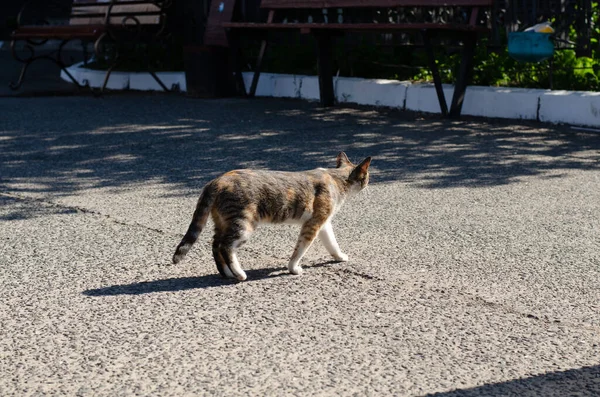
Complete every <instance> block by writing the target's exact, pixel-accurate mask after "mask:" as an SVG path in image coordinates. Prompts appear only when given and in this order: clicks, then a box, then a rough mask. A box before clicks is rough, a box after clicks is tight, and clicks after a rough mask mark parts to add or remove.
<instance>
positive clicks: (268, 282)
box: [0, 95, 600, 397]
mask: <svg viewBox="0 0 600 397" xmlns="http://www.w3.org/2000/svg"><path fill="white" fill-rule="evenodd" d="M0 112H1V116H0V122H1V124H0V167H1V168H0V222H1V223H0V225H1V227H0V241H1V244H0V282H1V285H2V288H0V302H1V304H0V336H1V337H0V395H2V396H28V395H36V396H39V395H61V396H62V395H73V396H75V395H77V396H80V395H81V396H132V395H146V396H187V395H227V396H231V395H253V396H255V395H256V396H260V395H278V396H279V395H281V396H283V395H298V396H313V395H318V396H326V395H339V396H349V395H357V396H363V395H365V396H368V395H373V396H383V395H399V396H424V395H435V396H443V397H448V396H509V395H518V396H567V395H569V396H571V395H573V396H574V395H578V396H593V395H600V382H599V381H598V379H600V310H599V309H600V304H599V302H600V253H599V252H600V251H599V249H598V247H599V246H600V233H599V231H600V188H599V186H600V163H599V160H600V136H599V135H598V134H594V133H588V132H580V131H573V130H571V129H569V128H567V127H554V126H549V125H542V124H537V123H525V122H520V121H519V122H514V121H494V120H482V119H465V120H463V121H456V122H450V121H441V120H439V119H437V118H435V117H422V116H419V115H415V114H410V113H402V112H393V111H383V110H378V111H376V110H372V109H367V108H360V107H356V108H353V107H337V108H334V109H329V110H323V109H319V108H317V107H316V106H315V105H313V104H309V103H305V102H299V101H288V100H275V99H271V100H263V99H261V100H243V99H222V100H198V99H190V98H185V97H183V96H177V95H171V96H168V95H153V96H142V95H128V96H107V97H104V98H89V97H58V98H0ZM339 150H344V151H346V153H348V155H349V156H350V158H351V159H353V160H358V159H361V158H363V157H364V156H367V155H370V156H373V163H372V166H373V174H372V178H371V179H372V183H371V185H370V186H369V188H368V189H367V190H365V191H364V192H362V194H360V195H359V196H357V197H356V198H355V199H353V200H352V201H350V202H348V203H347V204H346V206H345V207H344V208H343V209H342V211H341V212H340V213H339V214H338V216H337V217H336V219H335V220H334V229H335V230H336V235H337V237H338V240H339V243H340V246H341V247H342V249H343V250H344V251H345V252H346V253H348V254H349V256H350V262H348V263H345V264H338V263H330V262H329V258H328V255H327V253H326V251H325V249H324V248H323V247H322V246H321V245H320V244H319V242H317V243H316V244H315V245H313V247H312V248H311V249H310V251H309V253H308V254H307V256H306V258H305V259H304V261H303V267H304V270H305V272H304V274H303V275H302V276H291V275H288V274H287V272H286V270H285V265H286V263H287V259H288V258H289V256H290V254H291V251H292V248H293V245H294V242H295V238H296V233H297V227H294V226H272V227H268V226H264V227H262V228H260V229H259V230H258V231H257V232H256V234H255V235H254V236H253V239H252V240H251V241H250V242H249V243H248V244H247V245H246V246H245V247H244V248H243V249H242V252H241V254H240V261H241V263H242V265H243V267H244V268H245V269H246V270H247V273H248V277H249V280H248V281H246V282H243V283H236V282H231V281H225V280H222V279H221V278H219V277H218V276H217V272H216V269H215V266H214V264H213V262H212V258H211V255H210V238H211V233H210V231H209V230H207V231H205V232H204V233H203V234H202V235H201V237H200V239H199V241H198V243H197V244H196V245H195V246H194V248H193V250H192V251H191V252H190V254H188V256H187V258H186V260H185V261H183V262H182V263H180V264H178V265H170V263H169V261H170V258H171V255H172V253H173V251H174V249H175V246H176V245H177V243H178V242H179V239H180V238H181V236H182V234H183V232H184V231H185V229H186V228H187V225H188V222H189V220H190V217H191V214H192V211H193V208H194V205H195V201H196V199H197V197H198V195H199V193H200V191H201V188H202V186H203V184H204V183H206V182H207V181H208V180H209V179H211V178H212V177H214V176H215V175H217V174H219V173H221V172H223V171H226V170H229V169H232V168H238V167H261V168H271V169H285V170H301V169H310V168H315V167H325V166H331V165H333V164H334V161H335V155H336V154H337V152H338V151H339Z"/></svg>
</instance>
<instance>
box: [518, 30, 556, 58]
mask: <svg viewBox="0 0 600 397" xmlns="http://www.w3.org/2000/svg"><path fill="white" fill-rule="evenodd" d="M550 39H551V35H550V34H549V33H538V32H533V31H532V32H512V33H509V34H508V55H509V56H510V57H511V58H514V59H516V60H517V61H521V62H541V61H543V60H545V59H548V58H551V57H552V55H554V43H553V42H552V40H550Z"/></svg>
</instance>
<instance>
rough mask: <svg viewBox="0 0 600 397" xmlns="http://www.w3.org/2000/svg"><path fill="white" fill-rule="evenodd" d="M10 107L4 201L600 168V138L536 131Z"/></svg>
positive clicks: (169, 104) (498, 179)
mask: <svg viewBox="0 0 600 397" xmlns="http://www.w3.org/2000/svg"><path fill="white" fill-rule="evenodd" d="M2 106H3V113H4V114H5V116H6V117H5V120H3V121H4V123H3V124H4V125H5V126H4V127H3V130H2V131H0V168H1V172H0V193H1V192H2V191H6V192H11V193H13V194H16V195H18V194H23V195H30V194H36V195H40V194H41V195H50V196H52V197H58V196H73V195H78V194H85V191H86V190H88V189H98V188H99V189H108V190H110V191H115V192H119V191H120V190H122V189H125V190H126V189H131V188H132V187H135V186H136V185H147V184H148V183H151V184H153V185H155V186H156V185H161V184H164V185H165V186H168V190H169V193H168V194H169V195H172V196H182V195H186V194H189V192H190V191H194V194H197V193H198V191H199V190H200V188H201V187H202V186H203V185H204V184H205V183H206V182H208V181H209V180H210V179H212V178H214V177H215V176H217V175H219V174H220V173H222V172H224V171H228V170H231V169H235V168H266V169H279V170H287V171H299V170H306V169H313V168H317V167H330V166H334V165H335V156H336V154H337V153H338V151H340V150H344V151H346V152H347V153H348V155H349V156H350V158H351V159H352V160H354V161H359V160H361V159H362V158H364V157H366V156H373V163H372V169H373V170H372V175H371V177H372V178H371V179H372V183H385V182H398V181H399V182H405V183H413V184H414V185H415V186H419V187H421V188H424V189H428V188H452V187H457V186H460V187H472V188H478V187H488V186H498V185H507V184H512V183H519V182H520V181H522V180H523V178H524V177H539V178H561V177H563V176H564V175H565V174H566V173H568V172H569V171H571V170H598V169H600V137H599V136H598V134H597V133H590V132H582V131H580V132H576V131H573V130H570V129H568V127H560V126H551V125H543V124H540V123H535V122H525V121H519V122H518V124H515V122H514V121H507V120H503V121H502V120H492V121H490V120H486V119H481V118H480V119H473V118H465V119H463V120H461V121H450V120H443V119H440V118H439V117H437V116H435V115H430V116H426V117H423V116H421V115H418V114H415V113H410V112H400V111H391V110H382V109H377V110H375V109H371V108H366V107H359V106H349V105H343V106H340V107H336V108H332V109H323V108H319V107H317V106H316V105H315V104H311V103H306V102H303V101H289V100H288V101H286V100H272V99H271V100H270V99H260V100H255V101H248V100H243V99H224V100H219V101H203V100H194V99H189V98H182V97H162V96H139V97H135V96H127V97H118V98H117V97H107V98H104V99H102V100H100V102H99V100H98V99H90V98H61V99H54V100H52V101H49V100H47V99H27V100H21V99H20V100H16V99H10V100H9V99H4V100H3V104H2ZM24 107H26V108H28V109H30V110H31V112H23V111H22V109H23V108H24ZM65 108H67V109H72V110H73V111H72V112H70V111H65ZM58 114H60V115H61V116H60V118H57V117H56V115H58ZM10 216H12V217H14V215H10V214H9V217H10Z"/></svg>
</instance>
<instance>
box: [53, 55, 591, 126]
mask: <svg viewBox="0 0 600 397" xmlns="http://www.w3.org/2000/svg"><path fill="white" fill-rule="evenodd" d="M78 66H79V65H73V66H71V67H70V68H69V70H70V72H71V73H72V74H73V75H74V77H75V78H76V79H77V80H78V81H80V82H82V81H83V80H84V79H88V80H89V81H90V83H91V84H92V86H93V87H99V86H100V85H101V84H102V81H103V79H104V72H102V71H92V70H87V69H82V68H79V67H78ZM159 76H160V77H161V79H163V81H165V82H166V83H167V86H168V87H169V88H171V85H172V84H179V86H180V89H181V90H182V91H185V89H186V87H185V74H184V73H183V72H168V73H159ZM61 77H62V78H63V80H66V81H69V80H68V79H67V77H66V75H64V72H62V73H61ZM243 77H244V83H245V84H246V89H247V90H249V89H250V84H251V82H252V77H253V73H252V72H246V73H244V75H243ZM334 84H335V95H336V99H337V101H338V102H339V103H357V104H362V105H373V106H386V107H392V108H398V109H403V110H404V109H406V110H412V111H418V112H427V113H438V114H439V113H440V106H439V102H438V99H437V94H436V92H435V87H434V86H433V84H411V83H410V82H403V81H395V80H378V79H360V78H350V77H339V78H334ZM108 87H109V88H111V89H137V90H159V89H160V86H159V85H158V84H157V83H156V82H155V81H154V79H153V78H152V77H151V76H150V75H148V74H147V73H123V72H113V73H112V75H111V78H110V80H109V85H108ZM443 89H444V95H445V96H446V103H447V104H448V107H450V103H451V101H452V94H453V91H454V87H453V86H451V85H444V86H443ZM256 96H271V97H278V98H301V99H305V100H309V101H316V100H319V80H318V78H317V77H316V76H300V75H286V74H272V73H262V74H261V75H260V79H259V82H258V86H257V90H256ZM462 113H463V114H464V115H471V116H482V117H498V118H507V119H524V120H540V121H544V122H550V123H566V124H574V125H582V126H590V127H600V92H582V91H578V92H576V91H550V90H533V89H531V90H530V89H521V88H505V87H477V86H470V87H468V88H467V92H466V96H465V101H464V104H463V109H462Z"/></svg>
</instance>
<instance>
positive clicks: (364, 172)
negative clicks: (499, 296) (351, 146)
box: [336, 152, 371, 190]
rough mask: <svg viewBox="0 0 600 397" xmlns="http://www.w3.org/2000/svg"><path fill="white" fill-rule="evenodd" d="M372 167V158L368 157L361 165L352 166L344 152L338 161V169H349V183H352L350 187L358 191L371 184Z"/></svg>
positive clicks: (338, 157)
mask: <svg viewBox="0 0 600 397" xmlns="http://www.w3.org/2000/svg"><path fill="white" fill-rule="evenodd" d="M370 165H371V157H367V158H366V159H364V160H363V161H362V162H361V163H360V164H358V165H355V164H352V162H351V161H350V160H349V159H348V156H346V153H344V152H340V153H339V154H338V155H337V159H336V168H347V169H348V171H349V176H348V182H350V185H351V186H352V187H353V188H355V189H357V190H362V189H364V188H365V187H367V185H368V184H369V166H370Z"/></svg>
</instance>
